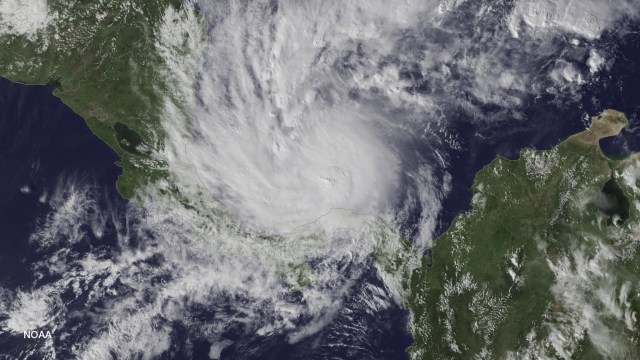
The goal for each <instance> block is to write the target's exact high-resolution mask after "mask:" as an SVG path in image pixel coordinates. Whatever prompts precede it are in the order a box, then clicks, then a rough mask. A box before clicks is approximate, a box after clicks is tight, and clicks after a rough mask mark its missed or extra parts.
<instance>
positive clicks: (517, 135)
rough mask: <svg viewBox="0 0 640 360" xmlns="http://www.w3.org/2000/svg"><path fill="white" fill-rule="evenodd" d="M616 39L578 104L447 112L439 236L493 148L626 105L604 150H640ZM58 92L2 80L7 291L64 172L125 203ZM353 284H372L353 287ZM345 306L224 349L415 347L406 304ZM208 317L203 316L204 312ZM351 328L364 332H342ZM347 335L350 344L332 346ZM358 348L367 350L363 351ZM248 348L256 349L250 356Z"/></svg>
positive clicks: (183, 349)
mask: <svg viewBox="0 0 640 360" xmlns="http://www.w3.org/2000/svg"><path fill="white" fill-rule="evenodd" d="M616 36H617V35H616ZM614 37H615V36H614V35H613V34H611V35H609V34H607V35H605V36H603V37H602V39H600V40H598V45H599V46H602V47H603V48H607V49H608V50H609V51H610V53H611V54H613V55H614V57H613V58H612V60H613V62H612V65H611V66H612V67H611V70H610V73H609V74H608V75H607V77H606V78H605V79H603V80H602V81H599V82H597V83H595V84H593V85H590V86H587V87H585V88H584V89H583V92H584V93H583V94H582V95H583V96H582V97H581V99H582V100H580V101H579V102H575V103H566V102H564V103H559V102H557V99H556V98H554V97H552V96H548V97H545V96H542V97H537V98H531V99H527V101H526V103H525V106H524V107H523V110H522V111H523V113H524V114H525V117H526V119H527V121H521V122H513V123H512V124H506V125H501V126H500V127H499V128H496V127H491V126H484V127H479V126H477V125H476V124H474V123H473V122H472V121H471V120H470V119H469V118H465V117H464V116H460V118H455V117H452V118H451V123H450V124H451V129H450V130H451V131H452V132H455V133H456V134H457V135H458V136H459V139H460V140H461V142H462V143H463V144H464V150H463V151H459V152H451V153H450V154H449V156H450V166H449V167H448V168H447V169H446V170H447V171H448V172H450V173H451V174H452V175H453V179H452V181H453V191H452V192H451V194H450V195H449V197H448V198H446V199H445V205H446V208H445V210H444V211H443V213H442V214H440V217H439V225H438V229H437V231H438V232H439V233H441V232H442V231H444V230H446V228H447V227H448V226H449V224H450V223H451V220H452V219H453V217H455V216H456V215H457V214H459V213H460V212H462V211H466V210H468V208H469V202H470V198H471V192H470V188H471V184H472V181H473V178H474V176H475V174H476V172H477V171H478V170H480V169H481V168H482V167H483V166H485V165H487V164H488V163H489V162H490V161H491V160H493V159H494V158H495V156H496V155H501V156H504V157H507V158H515V157H516V156H517V154H518V152H519V151H520V149H522V148H523V147H534V148H540V149H546V148H550V147H552V146H554V145H556V144H557V143H558V142H559V141H560V140H562V139H563V138H566V137H567V136H569V135H570V134H572V133H575V132H577V131H581V130H582V129H584V127H585V125H586V123H585V122H584V121H583V115H584V114H585V113H588V114H591V115H593V114H597V113H598V112H600V111H602V109H605V108H615V109H618V110H621V111H623V112H625V113H626V114H627V115H628V116H629V118H630V120H631V122H632V125H631V126H630V129H629V130H625V131H624V132H623V134H622V135H621V136H619V137H616V138H613V139H609V140H606V141H603V144H602V145H603V148H604V149H605V151H606V152H607V153H608V154H621V155H623V154H625V153H628V152H629V151H635V150H640V141H639V140H640V138H639V137H638V136H640V130H638V126H640V123H639V122H640V119H639V115H640V69H637V68H636V65H637V64H640V37H639V35H638V33H632V32H630V33H629V34H628V35H625V36H623V37H622V39H623V40H622V41H619V39H620V37H615V38H614ZM52 90H53V88H52V86H25V85H18V84H14V83H11V82H9V81H7V80H4V79H0V285H1V286H3V287H6V288H17V287H24V286H27V285H28V284H31V283H32V280H33V278H32V275H33V274H32V273H31V272H30V269H29V268H30V264H31V263H32V262H33V261H35V260H37V258H36V257H37V256H40V255H37V254H36V253H35V252H34V251H33V249H32V248H31V247H30V246H29V242H28V239H29V236H30V234H31V231H32V230H33V228H34V222H35V221H36V219H37V218H38V217H39V216H42V215H43V214H46V213H47V212H48V211H49V210H50V209H49V207H48V205H46V204H43V203H41V202H40V201H39V197H40V195H41V194H42V193H43V192H44V191H51V189H52V188H53V187H55V184H56V182H57V181H58V179H59V178H60V177H61V176H67V175H69V176H74V177H79V178H84V179H86V181H87V182H89V183H92V184H97V186H98V188H99V189H100V190H99V191H100V192H102V193H103V194H104V197H105V199H107V200H108V201H109V202H112V203H121V204H124V203H125V202H124V201H123V200H122V199H121V198H120V197H119V195H118V194H117V192H116V190H115V185H114V184H115V181H116V178H117V176H118V175H119V173H120V169H119V168H118V167H117V166H115V165H114V163H115V162H116V161H117V160H118V158H117V156H116V154H115V153H114V152H113V151H112V150H111V149H109V148H108V147H107V146H106V145H105V144H104V143H102V142H101V141H100V140H99V139H97V138H96V137H95V136H94V135H93V134H92V133H91V131H90V130H89V129H88V127H87V126H86V124H85V123H84V121H83V119H81V118H80V117H79V116H77V115H76V114H75V113H73V112H72V111H71V110H70V109H69V108H67V107H66V106H65V105H64V104H62V102H61V101H60V100H59V99H57V98H56V97H55V96H53V95H52V94H51V91H52ZM487 111H488V112H490V111H491V109H487ZM21 189H23V190H26V189H28V191H21ZM436 256H437V254H436ZM361 280H362V284H365V283H375V282H376V281H379V280H377V278H376V276H375V274H368V275H366V276H364V277H363V278H362V279H361ZM355 291H366V289H364V288H363V287H362V286H361V285H357V286H356V290H355ZM346 304H347V308H348V309H349V311H345V312H343V313H341V314H339V315H338V316H337V317H336V319H335V321H334V323H333V324H330V325H329V326H328V327H327V328H325V329H324V330H322V331H320V332H319V333H317V334H316V335H314V336H311V337H309V338H307V339H305V340H303V341H302V342H299V343H297V344H287V342H286V340H285V338H284V336H281V337H269V338H259V337H252V336H249V337H247V336H246V334H243V333H242V330H241V329H229V334H228V338H229V339H231V340H234V341H236V344H234V345H232V346H230V347H228V348H227V349H226V350H225V351H223V353H222V355H223V357H224V358H228V359H233V358H238V357H243V358H248V359H310V358H336V359H345V358H362V357H363V355H372V354H374V356H375V355H377V356H378V358H383V359H404V358H406V354H405V348H406V347H407V346H409V345H410V344H411V337H410V336H409V334H408V332H407V329H406V325H407V320H408V313H407V312H406V311H405V310H402V309H400V308H399V307H397V306H396V307H391V308H390V309H388V310H385V311H383V312H380V313H378V314H370V313H367V312H366V311H365V309H361V308H358V304H357V299H356V298H355V297H349V298H348V299H346ZM203 316H204V317H205V319H206V313H203ZM353 325H357V326H359V327H360V328H361V329H363V330H362V331H361V332H359V333H357V334H354V333H345V329H349V328H351V327H352V326H353ZM236 330H237V331H236ZM345 339H346V341H348V342H351V344H352V345H354V347H352V348H348V347H340V346H333V345H335V344H336V343H338V342H341V341H345ZM174 340H175V344H174V345H175V346H173V347H172V351H171V353H170V354H167V355H166V356H165V358H202V359H204V358H207V354H208V349H209V346H210V345H211V344H210V343H208V342H207V340H206V339H205V338H202V337H198V336H197V335H196V334H191V333H189V329H188V328H187V327H185V326H184V325H183V324H175V338H174ZM358 345H361V346H363V348H364V350H361V351H360V352H359V350H358V349H357V346H358ZM3 346H19V345H17V344H7V343H2V342H1V341H0V350H2V347H3ZM367 347H368V348H367ZM187 348H189V349H188V350H187ZM247 349H252V350H251V353H250V354H247V353H246V351H247ZM0 353H1V351H0Z"/></svg>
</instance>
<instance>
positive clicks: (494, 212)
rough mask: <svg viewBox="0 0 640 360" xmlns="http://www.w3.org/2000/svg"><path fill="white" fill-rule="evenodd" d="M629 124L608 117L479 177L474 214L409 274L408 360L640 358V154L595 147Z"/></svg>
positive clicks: (610, 113)
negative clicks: (618, 155)
mask: <svg viewBox="0 0 640 360" xmlns="http://www.w3.org/2000/svg"><path fill="white" fill-rule="evenodd" d="M627 124H628V120H627V119H626V117H625V115H624V114H622V113H620V112H618V111H614V110H606V111H604V112H603V113H602V114H600V115H598V116H596V117H593V118H592V121H591V126H590V127H589V129H587V130H585V131H583V132H581V133H579V134H576V135H573V136H571V137H569V138H568V139H567V140H565V141H563V142H562V143H560V144H559V145H558V146H556V147H555V148H553V149H551V150H549V151H536V150H531V149H525V150H523V151H522V152H521V154H520V158H519V159H517V160H513V161H510V160H506V159H503V158H497V159H496V160H494V161H493V162H492V163H491V164H489V165H488V166H486V167H485V168H484V169H482V170H481V171H480V172H479V173H478V174H477V176H476V179H475V182H474V185H473V191H474V196H473V200H472V204H473V210H472V211H471V212H469V213H465V214H462V215H460V216H458V217H457V218H456V219H455V221H454V222H453V224H452V225H451V227H450V228H449V229H448V231H447V232H446V233H444V234H443V235H442V236H441V237H440V238H439V239H437V240H436V241H435V244H434V246H433V249H432V251H433V264H432V266H431V267H429V266H427V265H428V264H426V263H425V261H426V258H425V260H423V266H422V267H421V269H420V270H416V271H415V272H414V274H413V277H412V280H411V290H412V298H411V299H410V300H409V307H410V308H411V310H412V313H413V316H414V319H413V324H412V332H413V335H414V338H415V343H414V345H413V346H412V347H411V348H410V349H409V351H410V354H411V358H412V359H444V358H465V359H470V358H492V359H504V358H507V359H547V358H549V359H557V358H562V359H569V358H572V359H573V358H580V359H600V358H617V359H622V358H628V359H630V358H637V357H638V356H640V345H639V344H638V338H639V335H640V329H639V327H638V322H637V313H638V311H640V297H639V295H638V294H639V290H640V282H639V281H638V277H637V268H638V265H639V264H640V253H639V252H638V243H639V241H638V240H639V239H640V221H639V216H638V214H639V211H640V187H639V186H638V183H637V180H638V176H639V175H640V162H638V159H639V156H638V155H637V154H636V155H633V156H630V157H628V158H627V159H625V160H621V161H615V160H612V159H609V158H607V157H606V156H605V155H604V153H603V152H602V150H601V149H600V146H599V140H600V139H602V138H605V137H609V136H615V135H617V134H618V133H619V132H620V131H621V130H622V129H623V128H624V127H625V126H626V125H627ZM625 203H626V206H625Z"/></svg>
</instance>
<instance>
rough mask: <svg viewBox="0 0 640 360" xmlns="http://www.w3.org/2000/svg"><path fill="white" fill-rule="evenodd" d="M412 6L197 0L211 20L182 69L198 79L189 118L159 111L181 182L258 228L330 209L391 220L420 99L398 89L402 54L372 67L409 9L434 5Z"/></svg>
mask: <svg viewBox="0 0 640 360" xmlns="http://www.w3.org/2000/svg"><path fill="white" fill-rule="evenodd" d="M421 6H424V8H416V4H413V3H412V2H406V3H397V4H395V6H394V7H393V8H392V9H389V7H388V6H387V4H386V3H384V2H349V3H344V2H325V3H316V2H295V1H292V2H280V3H278V4H275V3H268V2H256V3H250V4H243V3H236V2H231V3H226V2H215V3H213V2H211V3H209V2H205V3H202V4H201V8H202V10H203V11H204V13H205V15H206V16H207V17H208V18H209V19H211V20H210V27H209V29H208V33H207V35H206V44H205V45H201V46H200V45H197V44H194V47H197V48H198V50H199V51H201V54H202V57H201V58H200V62H199V63H198V64H197V69H188V70H187V72H192V74H194V75H195V78H194V80H195V79H197V81H194V83H193V86H194V87H196V88H197V90H196V92H195V93H194V94H192V96H193V97H194V99H192V100H191V103H190V105H191V106H192V107H193V109H192V113H191V119H189V121H188V122H186V123H185V124H186V125H185V127H181V126H182V125H181V123H180V122H176V121H167V122H166V127H167V133H168V134H169V139H170V141H168V144H169V150H170V153H169V155H168V156H169V158H170V159H171V161H170V164H172V166H173V169H174V174H175V175H176V176H177V178H178V181H179V182H180V183H181V184H183V185H185V184H186V185H191V186H194V187H195V188H197V189H199V190H201V191H204V192H205V193H208V194H209V195H210V196H211V198H212V199H216V200H217V201H219V202H221V203H222V204H223V205H224V206H225V207H226V208H229V209H231V210H232V211H234V212H235V213H237V214H239V215H240V216H241V217H242V218H243V219H244V220H246V221H248V222H249V223H251V224H254V225H256V226H258V227H260V228H262V229H265V230H267V231H276V232H280V233H283V232H289V231H292V230H294V229H295V228H296V227H298V226H301V225H303V224H307V223H310V222H314V221H316V220H318V219H319V218H320V217H322V216H324V215H326V214H328V213H329V212H331V211H332V210H334V209H349V210H353V211H355V212H359V213H367V214H372V215H375V216H386V218H388V219H393V214H392V213H391V211H392V210H393V209H394V207H395V206H397V205H398V204H397V202H398V192H399V191H401V186H402V185H403V181H404V179H403V178H402V177H401V173H402V171H403V170H404V169H403V166H402V162H403V161H404V160H403V157H404V155H403V153H402V151H404V150H405V149H403V147H404V146H403V143H405V142H410V141H412V140H413V138H414V135H413V134H412V131H417V130H420V129H421V128H423V127H424V125H425V124H424V123H422V124H420V123H419V124H415V123H416V119H417V118H422V117H424V114H425V113H426V112H427V111H428V110H429V103H428V100H427V99H421V98H418V97H415V96H412V95H410V94H408V93H406V92H405V91H402V90H401V89H402V88H404V87H406V86H408V85H410V84H409V82H407V81H406V80H405V79H402V78H400V76H399V66H401V64H394V63H390V64H389V65H388V66H386V68H383V69H380V66H381V64H383V62H384V59H385V58H388V57H390V56H395V55H396V52H397V47H396V44H397V43H398V42H399V41H400V39H401V38H402V37H403V36H404V35H403V31H404V30H405V29H409V28H412V27H415V26H416V24H417V22H419V21H420V20H421V17H420V16H418V15H419V14H424V13H425V12H427V13H428V12H433V11H435V10H436V9H437V7H436V6H437V4H436V3H431V4H429V3H426V5H421ZM170 34H171V37H172V38H174V37H175V34H174V33H170ZM167 42H170V41H169V39H168V41H167ZM162 44H163V45H164V42H163V43H162ZM165 48H166V46H165ZM182 85H184V83H182ZM425 101H426V102H425ZM426 120H427V121H428V119H426ZM411 157H415V155H411ZM413 166H414V167H415V168H414V169H412V173H413V174H414V175H415V176H416V179H415V180H416V181H425V182H428V181H430V179H428V178H423V177H422V176H421V174H427V173H428V171H427V170H422V169H428V168H429V167H430V166H431V165H430V164H428V163H427V162H426V161H424V160H422V161H419V162H417V163H414V164H413ZM194 175H195V176H194ZM425 195H426V196H431V197H432V196H434V194H425Z"/></svg>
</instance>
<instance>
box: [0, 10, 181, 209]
mask: <svg viewBox="0 0 640 360" xmlns="http://www.w3.org/2000/svg"><path fill="white" fill-rule="evenodd" d="M47 4H48V5H47V18H48V19H49V20H48V22H47V23H46V26H43V27H42V28H41V29H34V30H32V31H31V30H27V31H24V30H23V31H12V29H11V27H10V26H8V25H4V27H5V28H4V29H0V76H3V77H5V78H8V79H9V80H12V81H15V82H20V83H25V84H45V83H51V84H55V85H56V89H55V90H54V94H55V95H56V96H57V97H59V98H60V99H61V100H62V101H63V102H64V103H65V104H67V105H68V106H69V107H70V108H71V109H73V110H74V111H75V112H76V113H78V114H79V115H80V116H82V117H83V118H84V119H85V120H86V122H87V124H88V125H89V127H90V128H91V130H92V131H93V132H94V133H95V134H96V135H97V136H98V137H99V138H100V139H102V140H103V141H104V142H105V143H107V144H108V145H109V146H110V147H111V148H112V149H114V150H115V151H116V152H117V153H118V155H119V156H120V158H121V162H120V164H119V165H120V166H121V167H122V168H123V175H122V176H121V177H120V179H119V180H118V189H119V191H120V192H121V193H122V194H123V195H124V196H125V197H131V196H133V194H134V189H136V188H137V187H139V186H144V185H146V184H149V183H151V182H153V181H155V180H158V179H160V178H163V177H165V176H166V170H165V168H166V164H164V163H163V161H162V160H158V159H157V158H153V157H151V156H149V154H150V153H151V152H152V151H154V150H159V149H161V148H162V147H163V139H164V136H163V134H162V128H161V125H160V120H159V113H158V112H159V111H161V109H162V107H161V106H160V101H161V99H159V98H158V95H156V94H159V93H161V90H162V87H163V86H164V85H163V84H164V82H163V81H162V80H163V79H162V75H161V73H160V72H159V69H160V68H161V65H162V64H161V63H162V59H161V57H160V56H159V55H158V54H157V51H156V49H155V46H156V43H155V42H156V38H157V36H156V35H157V31H158V24H159V22H160V21H161V20H162V16H163V12H164V9H166V8H167V7H168V6H174V7H176V8H177V7H179V6H180V5H179V4H180V2H179V1H175V0H171V1H169V0H166V1H165V0H143V1H131V2H121V1H86V0H85V1H64V0H54V1H48V2H47ZM23 6H27V4H26V3H25V4H24V5H23ZM1 26H2V24H0V27H1ZM159 90H160V91H159Z"/></svg>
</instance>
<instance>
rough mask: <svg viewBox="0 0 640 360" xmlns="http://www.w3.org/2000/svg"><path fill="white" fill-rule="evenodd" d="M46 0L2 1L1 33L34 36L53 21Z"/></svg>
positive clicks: (0, 8)
mask: <svg viewBox="0 0 640 360" xmlns="http://www.w3.org/2000/svg"><path fill="white" fill-rule="evenodd" d="M53 17H55V14H52V13H51V12H49V8H48V5H47V1H46V0H2V1H0V33H5V32H7V33H13V34H20V35H27V36H28V37H29V38H31V37H33V36H34V35H35V34H36V33H37V32H38V31H41V30H43V29H44V28H45V27H47V25H48V24H49V23H50V22H51V21H52V18H53Z"/></svg>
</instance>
